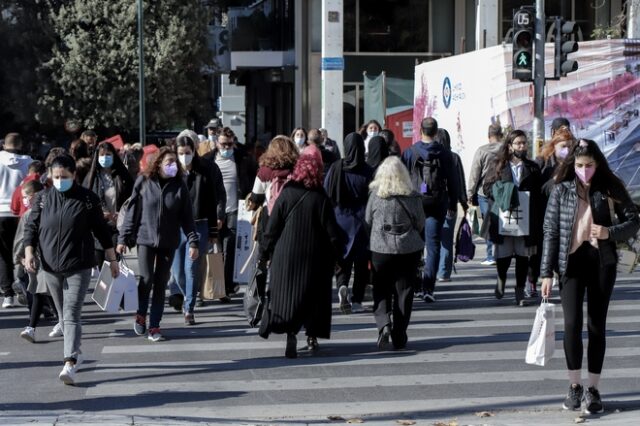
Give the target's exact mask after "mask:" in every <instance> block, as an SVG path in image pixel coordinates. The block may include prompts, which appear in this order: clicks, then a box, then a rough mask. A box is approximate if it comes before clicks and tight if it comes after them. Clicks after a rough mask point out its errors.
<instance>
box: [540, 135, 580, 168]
mask: <svg viewBox="0 0 640 426" xmlns="http://www.w3.org/2000/svg"><path fill="white" fill-rule="evenodd" d="M575 141H576V138H575V137H574V136H573V133H571V130H569V129H568V128H566V127H561V128H560V129H559V130H556V132H555V133H554V134H553V138H551V140H550V141H549V142H548V143H546V144H545V145H544V146H543V147H542V152H541V153H540V154H541V156H542V158H543V159H544V161H547V160H548V159H549V158H551V156H552V155H553V154H554V153H555V151H556V145H558V144H559V143H560V142H567V148H569V150H571V148H573V145H574V144H575Z"/></svg>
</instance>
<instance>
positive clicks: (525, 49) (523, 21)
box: [512, 6, 536, 81]
mask: <svg viewBox="0 0 640 426" xmlns="http://www.w3.org/2000/svg"><path fill="white" fill-rule="evenodd" d="M535 28H536V19H535V13H534V10H533V8H532V7H527V6H523V7H521V8H520V9H518V10H515V11H514V12H513V71H512V77H513V79H514V80H520V81H533V57H534V56H533V45H534V44H535V43H534V42H535Z"/></svg>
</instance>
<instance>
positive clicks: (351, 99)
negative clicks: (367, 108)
mask: <svg viewBox="0 0 640 426" xmlns="http://www.w3.org/2000/svg"><path fill="white" fill-rule="evenodd" d="M343 93H344V95H343V96H344V98H343V101H342V102H343V103H342V117H343V122H342V128H343V132H342V134H343V135H346V134H348V133H351V132H357V131H358V129H359V127H360V124H359V123H360V121H361V120H362V115H363V110H364V100H363V99H362V96H363V91H362V90H360V85H357V84H345V85H344V89H343Z"/></svg>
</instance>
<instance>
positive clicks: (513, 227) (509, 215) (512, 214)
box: [498, 191, 531, 237]
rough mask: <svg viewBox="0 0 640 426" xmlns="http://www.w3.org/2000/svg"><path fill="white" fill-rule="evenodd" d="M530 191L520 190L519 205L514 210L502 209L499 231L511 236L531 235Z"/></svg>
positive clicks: (501, 233)
mask: <svg viewBox="0 0 640 426" xmlns="http://www.w3.org/2000/svg"><path fill="white" fill-rule="evenodd" d="M530 195H531V194H530V193H529V191H518V202H519V204H520V205H519V206H518V207H516V208H514V209H513V210H507V211H503V210H502V209H500V215H499V222H498V233H499V234H500V235H505V236H510V237H523V236H527V235H529V204H530V203H529V198H530Z"/></svg>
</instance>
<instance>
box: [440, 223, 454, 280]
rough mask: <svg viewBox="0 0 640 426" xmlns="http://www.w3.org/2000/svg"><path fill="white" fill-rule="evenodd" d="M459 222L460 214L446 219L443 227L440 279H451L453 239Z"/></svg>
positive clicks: (441, 234)
mask: <svg viewBox="0 0 640 426" xmlns="http://www.w3.org/2000/svg"><path fill="white" fill-rule="evenodd" d="M457 220H458V212H456V214H454V215H453V217H452V218H445V220H444V224H443V225H442V232H441V233H440V238H441V239H442V241H441V243H440V264H439V267H438V278H451V269H452V268H453V255H454V252H453V250H454V247H453V239H454V234H455V229H456V221H457Z"/></svg>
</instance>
